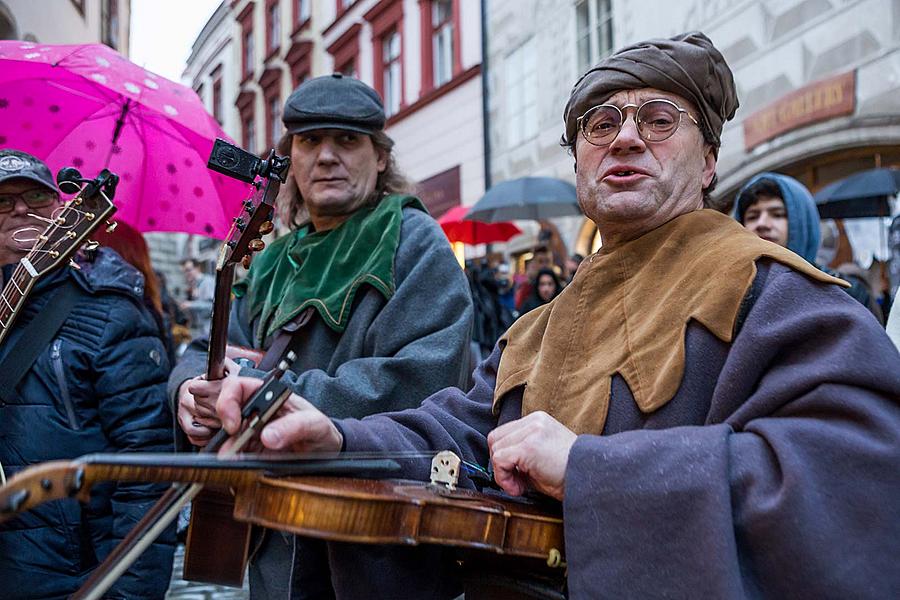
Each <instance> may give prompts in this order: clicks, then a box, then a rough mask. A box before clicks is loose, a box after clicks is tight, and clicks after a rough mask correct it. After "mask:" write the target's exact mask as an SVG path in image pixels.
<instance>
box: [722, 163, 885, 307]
mask: <svg viewBox="0 0 900 600" xmlns="http://www.w3.org/2000/svg"><path fill="white" fill-rule="evenodd" d="M734 218H735V219H737V220H738V221H739V222H740V223H741V224H742V225H743V226H744V227H746V228H747V229H749V230H750V231H752V232H754V233H755V234H756V235H758V236H759V237H761V238H763V239H764V240H768V241H770V242H774V243H776V244H778V245H779V246H783V247H785V248H787V249H788V250H791V251H792V252H794V253H796V254H799V255H800V256H802V257H803V258H805V259H806V260H807V261H809V262H810V263H811V264H813V265H815V266H816V267H818V268H819V269H821V270H822V271H824V272H826V273H828V274H829V275H833V276H835V277H840V278H841V279H844V280H846V281H848V282H849V283H850V285H851V287H849V288H847V293H848V294H850V295H851V296H852V297H853V298H854V299H856V300H857V301H859V302H860V303H861V304H862V305H863V306H865V307H866V308H868V309H869V310H870V311H871V312H872V313H873V314H874V315H875V316H876V318H878V319H879V320H881V316H880V314H879V313H878V312H876V311H875V310H874V309H873V306H872V304H873V303H872V301H871V296H870V294H869V291H868V285H867V284H866V283H865V281H863V280H862V279H860V278H859V277H856V276H853V275H847V274H843V273H838V272H835V271H833V270H832V269H829V268H828V267H825V266H823V265H820V264H818V263H816V252H818V250H819V243H820V238H821V234H820V232H819V211H818V209H817V208H816V201H815V200H814V199H813V197H812V194H810V193H809V190H808V189H806V186H804V185H803V184H802V183H800V182H799V181H797V180H796V179H794V178H793V177H789V176H787V175H782V174H781V173H771V172H764V173H760V174H758V175H756V176H755V177H753V178H752V179H750V181H748V182H747V183H746V184H744V187H742V188H741V189H740V191H739V192H738V195H737V199H736V201H735V205H734Z"/></svg>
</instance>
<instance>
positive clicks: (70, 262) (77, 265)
mask: <svg viewBox="0 0 900 600" xmlns="http://www.w3.org/2000/svg"><path fill="white" fill-rule="evenodd" d="M69 266H70V267H72V268H73V269H75V270H76V271H80V270H81V265H79V264H78V263H77V262H75V261H74V260H72V259H71V258H70V259H69Z"/></svg>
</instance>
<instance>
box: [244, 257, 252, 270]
mask: <svg viewBox="0 0 900 600" xmlns="http://www.w3.org/2000/svg"><path fill="white" fill-rule="evenodd" d="M251 260H253V257H252V256H251V255H249V254H248V255H247V256H245V257H244V258H242V259H241V265H242V266H243V267H244V268H245V269H249V268H250V261H251Z"/></svg>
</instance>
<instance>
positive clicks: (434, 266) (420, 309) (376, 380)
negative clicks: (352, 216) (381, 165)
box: [293, 209, 472, 417]
mask: <svg viewBox="0 0 900 600" xmlns="http://www.w3.org/2000/svg"><path fill="white" fill-rule="evenodd" d="M394 279H395V286H396V291H395V292H394V295H393V296H392V297H391V298H390V299H389V300H388V301H387V303H386V304H385V305H384V307H383V308H382V309H381V310H380V311H379V312H378V314H377V315H376V316H375V317H374V319H373V320H372V321H371V322H369V323H367V324H366V328H365V330H364V331H363V333H361V334H360V335H364V336H365V342H364V344H363V345H364V347H365V348H367V349H369V351H368V353H367V355H365V356H360V357H356V358H352V359H350V360H348V361H346V362H344V363H343V364H341V365H340V366H339V367H337V369H336V370H335V372H334V374H333V375H332V374H329V373H328V372H326V371H324V370H322V369H310V370H307V371H304V372H303V373H301V374H299V375H297V376H296V379H295V380H294V385H293V387H294V391H295V392H296V393H298V394H299V395H301V396H303V397H304V398H306V399H308V400H309V401H310V402H312V403H313V404H314V405H315V406H317V407H320V408H322V409H323V410H324V411H325V412H326V413H328V414H330V415H334V416H339V417H348V416H349V417H363V416H365V415H370V414H374V413H379V412H387V411H392V410H400V409H403V408H409V407H412V406H416V405H418V404H419V403H420V402H421V401H422V400H423V399H424V398H425V397H427V396H428V395H430V394H432V393H434V392H436V391H437V390H440V389H442V388H445V387H448V386H457V387H458V386H463V385H465V382H466V380H467V371H468V369H469V340H470V337H471V330H472V300H471V297H470V295H469V287H468V283H467V281H466V278H465V275H464V274H463V271H462V269H461V268H460V266H459V264H458V263H457V262H456V258H455V257H454V255H453V251H452V250H451V248H450V245H449V244H448V243H447V239H446V237H444V235H443V232H442V231H441V230H440V227H439V226H438V225H437V223H435V221H434V219H432V218H431V217H429V216H428V215H426V214H425V213H422V212H420V211H416V210H411V209H407V210H406V211H404V221H403V226H402V229H401V238H400V246H399V248H398V250H397V254H396V256H395V259H394ZM354 327H355V325H354V323H353V317H351V324H350V325H348V329H347V331H346V332H345V335H351V328H354ZM353 334H354V335H355V334H356V331H354V333H353Z"/></svg>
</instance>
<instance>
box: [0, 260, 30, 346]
mask: <svg viewBox="0 0 900 600" xmlns="http://www.w3.org/2000/svg"><path fill="white" fill-rule="evenodd" d="M34 282H35V278H34V277H32V276H31V274H30V273H28V270H27V269H26V268H25V267H24V266H23V265H21V264H19V265H18V266H17V267H16V268H15V270H14V271H13V273H12V276H11V277H10V278H9V281H7V282H6V283H5V285H4V286H3V292H0V344H2V343H3V340H5V339H6V336H7V335H9V332H10V331H11V330H12V325H13V321H15V319H16V316H18V314H19V312H20V311H21V310H22V307H23V306H24V305H25V300H26V299H27V298H28V294H29V293H30V292H31V288H33V287H34Z"/></svg>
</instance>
